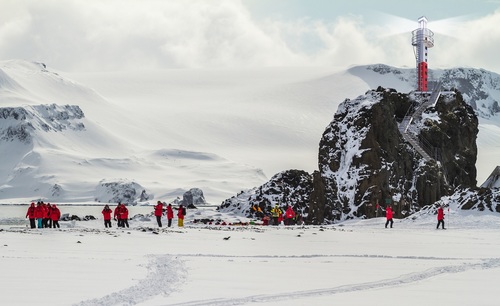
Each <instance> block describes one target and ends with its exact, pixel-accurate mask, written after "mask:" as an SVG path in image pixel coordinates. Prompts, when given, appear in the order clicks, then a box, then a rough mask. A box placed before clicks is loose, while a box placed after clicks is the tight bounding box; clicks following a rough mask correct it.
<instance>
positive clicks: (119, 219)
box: [113, 202, 123, 227]
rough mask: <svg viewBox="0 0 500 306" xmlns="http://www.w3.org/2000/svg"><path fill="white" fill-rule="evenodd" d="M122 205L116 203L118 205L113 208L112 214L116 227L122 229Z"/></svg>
mask: <svg viewBox="0 0 500 306" xmlns="http://www.w3.org/2000/svg"><path fill="white" fill-rule="evenodd" d="M121 210H122V203H120V202H118V205H116V207H115V211H114V214H113V218H114V219H115V221H117V222H118V224H117V226H118V227H123V222H122V217H121Z"/></svg>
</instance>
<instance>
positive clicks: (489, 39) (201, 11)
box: [0, 0, 500, 72]
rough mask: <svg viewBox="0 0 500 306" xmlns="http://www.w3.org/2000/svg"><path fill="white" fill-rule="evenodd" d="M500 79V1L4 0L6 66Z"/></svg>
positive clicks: (0, 23) (0, 32)
mask: <svg viewBox="0 0 500 306" xmlns="http://www.w3.org/2000/svg"><path fill="white" fill-rule="evenodd" d="M422 15H425V16H426V17H427V18H428V19H429V28H430V29H431V30H433V31H434V32H435V33H436V35H435V47H434V48H432V49H431V50H430V52H429V65H430V67H431V68H433V67H439V68H446V67H456V66H467V67H476V68H484V69H487V70H492V71H495V72H500V60H499V59H498V53H499V50H500V26H499V25H500V0H470V1H464V0H439V1H436V0H433V1H425V0H420V1H406V0H378V1H370V0H366V1H361V0H349V1H332V0H170V1H161V0H31V1H30V0H2V1H1V4H0V60H9V59H26V60H33V61H42V62H44V63H46V64H47V65H48V66H50V67H53V68H55V69H59V70H63V71H68V72H77V71H107V70H134V69H142V68H240V67H266V66H304V65H321V66H332V67H349V66H352V65H358V64H373V63H384V64H388V65H392V66H409V67H413V66H414V65H415V57H414V54H413V50H412V47H411V44H410V41H411V34H410V31H411V30H413V29H415V28H417V26H418V24H417V21H416V20H417V19H418V18H419V17H420V16H422Z"/></svg>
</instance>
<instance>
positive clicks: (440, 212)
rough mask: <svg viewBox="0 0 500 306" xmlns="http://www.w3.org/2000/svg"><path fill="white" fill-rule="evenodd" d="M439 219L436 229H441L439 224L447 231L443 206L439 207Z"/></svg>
mask: <svg viewBox="0 0 500 306" xmlns="http://www.w3.org/2000/svg"><path fill="white" fill-rule="evenodd" d="M437 219H438V224H437V226H436V229H438V228H439V224H441V225H442V226H441V228H442V229H445V228H444V211H443V207H442V206H439V208H438V215H437Z"/></svg>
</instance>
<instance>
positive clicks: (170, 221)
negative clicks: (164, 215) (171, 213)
mask: <svg viewBox="0 0 500 306" xmlns="http://www.w3.org/2000/svg"><path fill="white" fill-rule="evenodd" d="M171 226H172V219H168V227H171Z"/></svg>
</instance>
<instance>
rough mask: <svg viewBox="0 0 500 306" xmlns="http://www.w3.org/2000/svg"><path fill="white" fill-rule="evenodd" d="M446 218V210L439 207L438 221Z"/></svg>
mask: <svg viewBox="0 0 500 306" xmlns="http://www.w3.org/2000/svg"><path fill="white" fill-rule="evenodd" d="M443 219H444V211H443V208H442V207H439V208H438V221H439V220H443Z"/></svg>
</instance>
